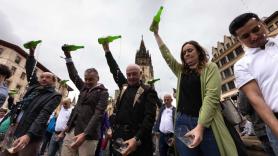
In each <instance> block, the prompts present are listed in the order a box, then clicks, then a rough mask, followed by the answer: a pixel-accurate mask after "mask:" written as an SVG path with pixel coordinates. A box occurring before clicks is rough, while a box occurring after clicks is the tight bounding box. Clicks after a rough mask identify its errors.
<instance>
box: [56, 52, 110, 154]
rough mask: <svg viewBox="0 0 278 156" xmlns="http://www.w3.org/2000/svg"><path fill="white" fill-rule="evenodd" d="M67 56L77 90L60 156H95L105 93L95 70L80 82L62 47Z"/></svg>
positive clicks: (88, 71)
mask: <svg viewBox="0 0 278 156" xmlns="http://www.w3.org/2000/svg"><path fill="white" fill-rule="evenodd" d="M62 50H63V51H64V54H65V56H66V64H67V69H68V73H69V77H70V79H71V80H72V82H73V83H74V84H75V86H76V87H77V89H78V90H79V91H80V94H79V98H78V101H77V104H76V106H75V108H74V109H73V110H72V113H71V115H70V118H69V120H68V122H67V127H66V129H65V130H64V131H63V132H61V133H60V136H61V135H64V134H65V132H67V134H66V136H65V139H64V142H63V145H62V156H77V155H80V156H94V153H95V150H96V147H97V143H98V140H99V138H100V136H99V134H100V126H101V121H102V117H103V114H104V112H105V109H106V107H107V104H108V91H107V89H106V88H105V87H104V85H103V84H101V83H98V81H99V76H98V71H97V70H96V69H95V68H89V69H87V70H86V71H85V73H84V79H85V81H83V80H82V79H81V78H80V76H79V75H78V72H77V70H76V68H75V66H74V64H73V61H72V58H71V54H70V52H69V51H67V50H66V49H64V48H62Z"/></svg>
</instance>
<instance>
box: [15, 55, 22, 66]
mask: <svg viewBox="0 0 278 156" xmlns="http://www.w3.org/2000/svg"><path fill="white" fill-rule="evenodd" d="M20 61H21V57H20V56H18V55H17V56H16V57H15V60H14V62H15V63H17V64H19V63H20Z"/></svg>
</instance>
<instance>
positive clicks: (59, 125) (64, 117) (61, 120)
mask: <svg viewBox="0 0 278 156" xmlns="http://www.w3.org/2000/svg"><path fill="white" fill-rule="evenodd" d="M71 111H72V107H70V108H68V109H65V108H64V106H62V107H61V111H60V113H59V115H58V118H57V120H56V125H55V131H56V132H59V131H63V130H65V128H66V126H67V122H68V120H69V117H70V114H71Z"/></svg>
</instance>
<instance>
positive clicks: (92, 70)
mask: <svg viewBox="0 0 278 156" xmlns="http://www.w3.org/2000/svg"><path fill="white" fill-rule="evenodd" d="M92 72H94V73H96V74H97V75H98V71H97V70H96V69H95V68H88V69H86V70H85V73H92Z"/></svg>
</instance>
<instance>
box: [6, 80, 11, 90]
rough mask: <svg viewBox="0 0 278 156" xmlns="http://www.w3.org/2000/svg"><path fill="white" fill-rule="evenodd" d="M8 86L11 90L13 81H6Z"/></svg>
mask: <svg viewBox="0 0 278 156" xmlns="http://www.w3.org/2000/svg"><path fill="white" fill-rule="evenodd" d="M6 85H7V86H8V88H10V85H11V81H10V80H7V81H6Z"/></svg>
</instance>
